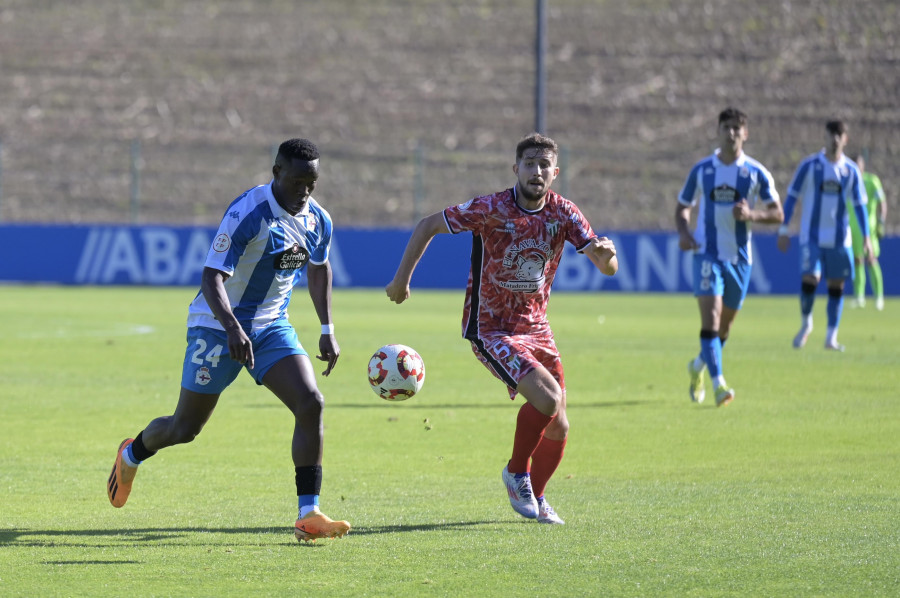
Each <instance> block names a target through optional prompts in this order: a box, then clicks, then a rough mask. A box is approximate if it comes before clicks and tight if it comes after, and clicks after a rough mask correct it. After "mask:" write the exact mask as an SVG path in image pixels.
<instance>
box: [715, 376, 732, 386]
mask: <svg viewBox="0 0 900 598" xmlns="http://www.w3.org/2000/svg"><path fill="white" fill-rule="evenodd" d="M713 385H714V386H715V387H716V388H719V387H720V386H725V387H727V386H728V385H727V384H726V383H725V376H716V378H715V379H714V380H713Z"/></svg>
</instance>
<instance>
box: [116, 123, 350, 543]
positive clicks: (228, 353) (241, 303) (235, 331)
mask: <svg viewBox="0 0 900 598" xmlns="http://www.w3.org/2000/svg"><path fill="white" fill-rule="evenodd" d="M272 174H273V179H272V181H271V182H270V183H269V184H267V185H260V186H258V187H254V188H253V189H250V190H248V191H246V192H244V193H243V194H242V195H241V196H240V197H238V198H237V199H235V200H234V201H233V202H232V203H231V205H230V206H228V209H227V210H226V211H225V216H224V217H223V218H222V222H221V224H220V225H219V230H218V232H217V234H216V238H215V240H214V241H213V244H212V247H211V248H210V250H209V254H208V255H207V258H206V263H205V265H204V269H203V273H202V275H201V283H200V292H199V293H198V294H197V296H196V297H195V298H194V301H193V302H192V303H191V305H190V307H189V308H188V321H187V327H188V330H187V342H188V344H187V350H186V352H185V358H184V366H183V368H182V376H181V394H180V396H179V398H178V404H177V406H176V407H175V412H174V414H173V415H167V416H164V417H159V418H156V419H154V420H153V421H151V422H150V424H149V425H148V426H147V427H146V428H144V429H143V430H142V431H141V432H140V433H139V434H138V435H137V436H136V437H135V438H134V439H131V438H127V439H125V440H124V441H123V442H122V444H121V445H120V446H119V451H118V453H117V455H116V462H115V464H114V465H113V470H112V473H111V474H110V476H109V480H108V482H107V494H108V496H109V501H110V502H111V503H112V505H113V506H114V507H122V506H124V505H125V502H126V501H127V500H128V496H129V495H130V493H131V486H132V483H133V481H134V477H135V475H136V474H137V469H138V465H140V463H141V462H142V461H145V460H146V459H149V458H150V457H152V456H153V455H154V454H156V452H157V451H159V450H160V449H163V448H166V447H169V446H172V445H175V444H181V443H185V442H191V441H192V440H193V439H194V438H195V437H196V436H197V434H199V433H200V431H201V430H202V429H203V426H204V425H205V424H206V422H207V421H208V420H209V418H210V416H211V415H212V412H213V410H214V409H215V407H216V403H217V402H218V400H219V395H220V394H221V393H222V391H224V390H225V388H227V387H228V386H229V385H230V384H231V383H232V382H233V381H234V380H235V378H237V376H238V374H239V373H240V371H241V369H243V368H246V369H247V371H248V372H249V373H250V375H251V376H253V378H254V380H256V383H257V384H259V385H265V386H266V387H267V388H268V389H269V390H270V391H272V393H273V394H275V396H277V397H278V398H279V399H280V400H281V402H283V403H284V404H285V405H286V406H287V407H288V409H290V410H291V412H292V413H293V415H294V435H293V441H292V445H291V456H292V458H293V461H294V469H295V481H296V485H297V496H298V510H299V513H298V517H297V521H296V522H295V525H294V535H295V537H296V538H297V539H298V540H304V541H310V540H315V539H317V538H325V537H328V538H331V537H336V536H343V535H344V534H346V533H347V532H348V531H349V530H350V524H349V523H347V522H346V521H333V520H332V519H330V518H329V517H327V516H326V515H324V514H323V513H322V512H321V511H319V509H318V504H319V492H320V489H321V485H322V446H323V439H322V409H323V406H324V400H323V397H322V394H321V392H320V391H319V388H318V386H317V384H316V377H315V372H314V369H313V365H312V362H311V361H310V358H309V355H308V353H307V352H306V350H305V349H304V348H303V346H302V345H301V344H300V341H299V340H298V338H297V333H296V332H295V330H294V328H293V326H291V324H290V323H289V322H288V315H287V308H288V302H289V301H290V299H291V293H292V291H293V288H294V285H295V283H296V282H297V281H298V280H299V279H300V276H301V272H302V271H303V270H304V269H305V270H306V272H307V285H308V290H309V295H310V298H311V300H312V304H313V307H314V309H315V311H316V315H317V316H318V319H319V321H320V322H321V324H322V333H321V336H320V337H319V353H320V354H319V355H318V356H317V358H318V359H320V360H322V361H325V362H327V364H328V365H327V368H326V369H325V371H324V372H323V375H325V376H328V375H329V374H330V373H331V370H332V368H334V366H335V364H336V363H337V359H338V356H339V355H340V348H339V347H338V344H337V341H336V340H335V337H334V325H333V324H332V322H331V280H332V274H331V266H330V265H329V262H328V253H329V250H330V247H331V235H332V223H331V216H330V215H329V214H328V212H327V211H326V210H325V209H324V208H323V207H322V206H321V205H319V203H318V202H317V201H316V200H315V199H314V198H313V197H312V196H311V193H312V192H313V190H314V189H315V187H316V183H317V181H318V178H319V150H318V148H316V146H315V145H314V144H313V143H312V142H310V141H309V140H306V139H290V140H288V141H285V142H284V143H282V144H281V146H280V147H279V148H278V154H277V156H276V158H275V165H274V166H273V167H272Z"/></svg>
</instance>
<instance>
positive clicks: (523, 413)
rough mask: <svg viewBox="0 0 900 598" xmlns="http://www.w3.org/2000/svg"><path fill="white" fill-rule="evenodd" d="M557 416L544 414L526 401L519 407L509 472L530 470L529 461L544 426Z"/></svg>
mask: <svg viewBox="0 0 900 598" xmlns="http://www.w3.org/2000/svg"><path fill="white" fill-rule="evenodd" d="M554 417H555V416H550V415H544V414H543V413H541V412H540V411H538V410H537V409H535V408H534V407H533V406H532V405H531V403H525V404H524V405H522V408H521V409H519V416H518V417H517V418H516V436H515V439H514V440H513V452H512V457H511V458H510V460H509V466H508V467H509V473H525V472H527V471H528V461H529V460H530V459H531V454H532V453H534V449H536V448H537V445H538V443H540V441H541V437H542V436H543V435H544V428H546V427H547V425H548V424H549V423H550V422H551V421H553V418H554Z"/></svg>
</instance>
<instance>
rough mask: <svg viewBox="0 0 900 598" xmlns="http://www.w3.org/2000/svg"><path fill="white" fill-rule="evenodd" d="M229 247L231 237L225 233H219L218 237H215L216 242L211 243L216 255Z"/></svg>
mask: <svg viewBox="0 0 900 598" xmlns="http://www.w3.org/2000/svg"><path fill="white" fill-rule="evenodd" d="M230 247H231V237H229V236H228V235H226V234H225V233H220V234H219V236H217V237H216V240H215V241H213V249H215V250H216V251H217V252H218V253H222V252H223V251H228V249H229V248H230Z"/></svg>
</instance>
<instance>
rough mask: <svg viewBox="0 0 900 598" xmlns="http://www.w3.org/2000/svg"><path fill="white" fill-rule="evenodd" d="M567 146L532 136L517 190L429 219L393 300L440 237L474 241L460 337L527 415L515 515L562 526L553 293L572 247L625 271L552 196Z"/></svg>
mask: <svg viewBox="0 0 900 598" xmlns="http://www.w3.org/2000/svg"><path fill="white" fill-rule="evenodd" d="M558 155H559V148H558V147H557V144H556V142H555V141H553V140H552V139H550V138H549V137H545V136H543V135H540V134H537V133H532V134H531V135H528V136H527V137H525V138H524V139H522V140H521V141H520V142H519V144H518V145H517V146H516V161H515V164H514V165H513V172H514V173H515V175H516V177H517V182H516V184H515V186H513V187H512V188H510V189H505V190H503V191H499V192H497V193H494V194H492V195H485V196H482V197H476V198H474V199H470V200H469V201H467V202H465V203H462V204H460V205H457V206H453V207H448V208H446V209H445V210H443V211H441V212H437V213H434V214H431V215H430V216H426V217H425V218H423V219H422V220H421V221H420V222H419V223H418V224H417V225H416V228H415V230H414V231H413V233H412V236H411V237H410V240H409V243H408V244H407V246H406V250H405V251H404V253H403V258H402V259H401V261H400V265H399V266H398V268H397V273H396V274H395V275H394V279H393V280H392V281H391V282H390V283H389V284H388V285H387V287H385V291H386V292H387V296H388V298H390V300H391V301H394V302H396V303H403V302H404V301H405V300H406V299H407V298H408V297H409V294H410V289H409V284H410V279H411V278H412V274H413V270H415V267H416V265H417V264H418V263H419V260H420V259H421V258H422V255H423V254H424V252H425V249H426V248H427V247H428V244H429V243H430V242H431V239H432V238H433V237H434V236H435V235H438V234H442V233H453V234H458V233H462V232H469V233H471V234H472V258H471V270H470V272H469V282H468V287H467V289H466V299H465V306H464V308H463V322H462V333H463V337H465V338H466V339H468V340H469V342H470V343H471V346H472V350H473V351H474V353H475V356H476V357H477V358H478V360H479V361H480V362H481V363H482V364H483V365H484V366H485V367H487V368H488V370H489V371H490V372H491V373H492V374H493V375H494V376H496V377H497V378H499V379H500V380H501V381H502V382H503V383H504V384H506V386H507V390H508V393H509V397H510V399H515V397H516V395H517V394H521V395H522V396H523V397H524V398H525V404H524V405H522V407H521V408H520V409H519V414H518V418H517V421H516V430H515V436H514V438H513V448H512V456H511V458H510V459H509V462H508V463H507V464H506V466H504V467H503V470H502V472H501V475H502V479H503V483H504V486H505V488H506V493H507V495H508V496H509V500H510V504H511V505H512V507H513V509H515V511H516V512H517V513H519V514H520V515H522V516H523V517H526V518H529V519H537V521H539V522H541V523H549V524H562V523H564V522H563V520H562V519H561V518H560V517H559V516H558V515H557V514H556V512H555V511H554V509H553V508H552V507H551V506H550V503H549V502H548V501H547V500H546V499H545V497H544V490H545V488H546V486H547V482H548V481H549V480H550V477H551V476H552V475H553V473H554V472H555V471H556V468H557V467H558V466H559V464H560V462H561V461H562V457H563V449H564V448H565V446H566V438H567V435H568V431H569V421H568V419H567V417H566V385H565V379H564V377H563V368H562V364H561V363H560V356H559V351H558V350H557V348H556V343H555V341H554V338H553V332H552V331H551V330H550V326H549V323H548V321H547V303H548V301H549V299H550V288H551V285H552V284H553V278H554V276H555V274H556V270H557V267H558V266H559V261H560V258H561V257H562V253H563V247H564V245H565V243H566V241H568V242H569V243H571V244H572V245H574V246H575V248H576V249H577V250H578V251H579V252H580V253H584V254H585V255H587V257H588V258H589V259H590V260H591V262H592V263H593V264H594V265H595V266H596V267H597V269H598V270H600V271H601V272H603V273H604V274H606V275H608V276H612V275H613V274H615V273H616V271H617V270H618V260H617V258H616V249H615V246H614V245H613V242H612V241H611V240H609V239H607V238H606V237H599V238H598V237H597V235H595V234H594V231H593V230H592V229H591V226H590V224H588V221H587V220H586V219H585V217H584V216H583V215H582V213H581V211H580V210H579V209H578V207H576V206H575V204H574V203H572V202H571V201H569V200H567V199H565V198H563V197H562V196H560V195H558V194H557V193H555V192H554V191H552V190H551V189H550V185H551V184H552V183H553V181H554V179H555V178H556V177H557V175H558V174H559V167H558V166H557V157H558Z"/></svg>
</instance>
